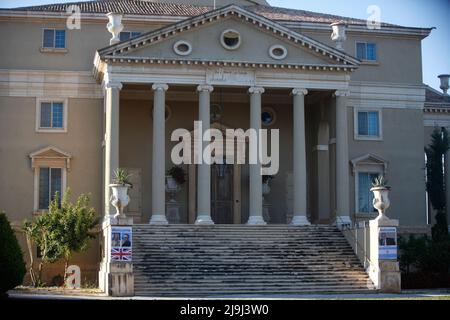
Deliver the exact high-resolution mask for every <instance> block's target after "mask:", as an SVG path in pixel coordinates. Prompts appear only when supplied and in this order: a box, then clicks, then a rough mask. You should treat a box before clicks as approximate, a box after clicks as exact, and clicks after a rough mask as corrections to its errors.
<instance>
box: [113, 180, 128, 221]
mask: <svg viewBox="0 0 450 320" xmlns="http://www.w3.org/2000/svg"><path fill="white" fill-rule="evenodd" d="M109 186H110V187H111V190H112V194H111V198H110V201H111V204H112V205H113V206H114V208H116V214H115V215H114V218H116V219H117V218H119V217H120V218H125V215H124V213H123V209H124V208H125V207H126V206H127V205H128V204H129V203H130V197H129V196H128V188H129V187H130V185H129V184H110V185H109Z"/></svg>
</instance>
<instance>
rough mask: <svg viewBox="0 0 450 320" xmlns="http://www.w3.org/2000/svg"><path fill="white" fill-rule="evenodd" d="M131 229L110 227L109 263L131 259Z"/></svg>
mask: <svg viewBox="0 0 450 320" xmlns="http://www.w3.org/2000/svg"><path fill="white" fill-rule="evenodd" d="M132 238H133V231H132V229H131V227H112V229H111V261H131V257H132V247H133V243H132V241H133V240H132Z"/></svg>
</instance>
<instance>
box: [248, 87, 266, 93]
mask: <svg viewBox="0 0 450 320" xmlns="http://www.w3.org/2000/svg"><path fill="white" fill-rule="evenodd" d="M264 91H266V90H264V88H263V87H250V88H248V93H250V94H263V93H264Z"/></svg>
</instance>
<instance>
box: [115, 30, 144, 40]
mask: <svg viewBox="0 0 450 320" xmlns="http://www.w3.org/2000/svg"><path fill="white" fill-rule="evenodd" d="M140 35H141V33H140V32H138V31H122V32H121V33H120V34H119V39H120V41H126V40H130V39H132V38H135V37H138V36H140Z"/></svg>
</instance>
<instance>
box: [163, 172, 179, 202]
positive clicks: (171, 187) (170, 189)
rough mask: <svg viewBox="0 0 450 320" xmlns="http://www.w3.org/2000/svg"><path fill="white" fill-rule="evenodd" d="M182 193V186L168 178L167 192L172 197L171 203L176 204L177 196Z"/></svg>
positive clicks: (170, 177)
mask: <svg viewBox="0 0 450 320" xmlns="http://www.w3.org/2000/svg"><path fill="white" fill-rule="evenodd" d="M178 191H180V185H179V184H178V183H177V181H176V180H175V179H174V178H173V177H172V176H170V175H169V176H166V192H167V193H168V194H169V195H170V200H169V202H172V203H174V202H176V200H175V195H176V193H177V192H178Z"/></svg>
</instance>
